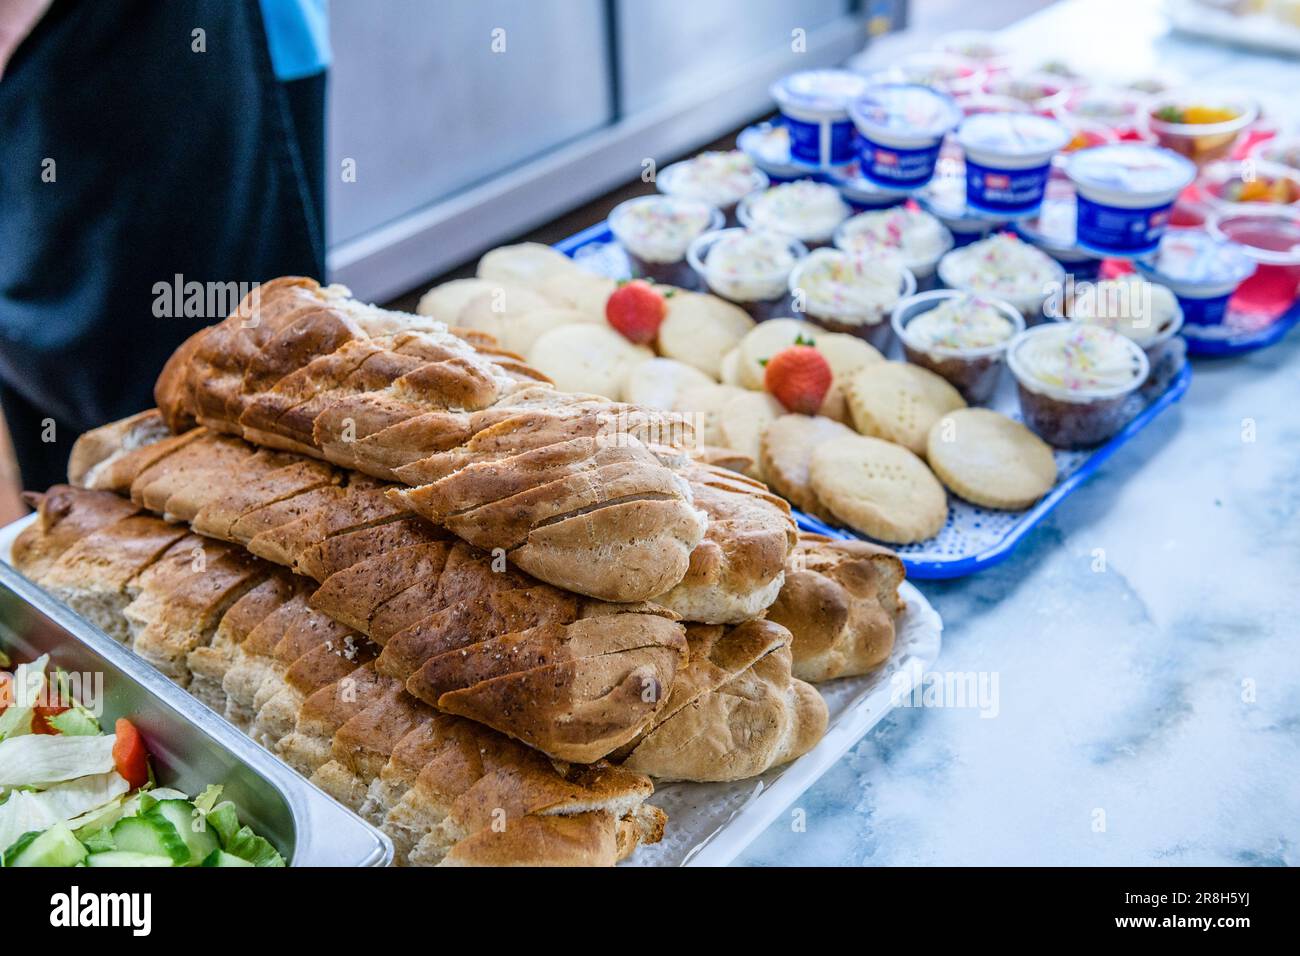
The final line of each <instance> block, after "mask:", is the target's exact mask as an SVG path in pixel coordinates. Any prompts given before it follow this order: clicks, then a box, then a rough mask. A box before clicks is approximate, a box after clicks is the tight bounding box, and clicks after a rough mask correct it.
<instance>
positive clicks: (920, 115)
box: [849, 83, 961, 139]
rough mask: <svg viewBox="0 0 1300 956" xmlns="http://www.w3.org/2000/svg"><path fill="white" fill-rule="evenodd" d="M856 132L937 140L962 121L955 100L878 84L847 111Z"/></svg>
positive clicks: (908, 86) (917, 88)
mask: <svg viewBox="0 0 1300 956" xmlns="http://www.w3.org/2000/svg"><path fill="white" fill-rule="evenodd" d="M849 112H850V113H851V114H852V115H853V122H854V123H856V124H857V126H858V128H859V129H861V128H863V127H865V128H867V129H877V130H881V131H882V132H889V133H893V134H895V135H898V136H916V137H927V138H930V139H938V138H939V137H941V136H943V135H944V134H945V133H947V132H948V131H949V130H950V129H952V128H953V127H954V126H956V125H957V123H958V122H959V121H960V120H961V109H960V108H959V107H958V106H957V102H956V100H954V99H953V98H952V97H951V96H949V95H948V94H946V93H940V92H939V91H938V90H935V89H931V88H930V87H928V86H922V85H921V84H919V83H877V84H875V85H873V86H870V87H868V88H867V89H865V90H864V91H863V92H862V95H861V96H860V97H858V98H857V99H856V100H854V101H853V104H852V106H850V107H849Z"/></svg>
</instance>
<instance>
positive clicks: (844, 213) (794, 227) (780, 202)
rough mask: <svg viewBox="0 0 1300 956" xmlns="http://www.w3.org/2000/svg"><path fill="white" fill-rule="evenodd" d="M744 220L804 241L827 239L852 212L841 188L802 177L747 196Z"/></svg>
mask: <svg viewBox="0 0 1300 956" xmlns="http://www.w3.org/2000/svg"><path fill="white" fill-rule="evenodd" d="M742 209H744V212H743V213H742V216H743V218H742V221H743V222H745V224H746V225H748V226H751V227H753V228H755V229H771V230H772V231H774V232H779V233H782V234H784V235H787V236H793V237H794V238H795V239H799V240H801V241H803V242H827V241H829V240H830V238H831V234H832V233H834V232H835V227H836V226H838V225H839V224H840V223H841V222H843V221H844V220H845V219H847V218H848V217H849V215H850V214H851V213H852V212H853V210H852V209H850V208H849V205H848V203H846V202H845V201H844V200H843V199H842V198H841V197H840V191H839V190H838V189H836V188H835V187H834V186H831V185H829V184H827V183H815V182H813V181H812V180H810V179H800V180H797V181H795V182H792V183H782V184H781V185H779V186H773V187H772V188H771V189H767V190H764V191H763V192H761V193H755V194H754V195H752V196H750V197H749V198H747V199H746V200H745V202H744V205H743V206H742Z"/></svg>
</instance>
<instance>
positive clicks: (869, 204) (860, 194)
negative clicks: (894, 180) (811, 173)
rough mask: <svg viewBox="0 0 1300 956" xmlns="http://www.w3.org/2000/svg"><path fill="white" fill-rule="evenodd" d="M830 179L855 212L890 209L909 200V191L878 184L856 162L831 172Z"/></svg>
mask: <svg viewBox="0 0 1300 956" xmlns="http://www.w3.org/2000/svg"><path fill="white" fill-rule="evenodd" d="M828 181H829V182H830V184H831V185H832V186H834V187H835V188H836V189H838V190H839V191H840V195H841V196H843V197H844V201H845V202H846V203H848V204H849V208H851V209H852V210H853V211H854V212H863V211H865V210H868V209H888V208H890V207H891V206H898V205H900V204H902V203H905V202H907V197H908V193H906V192H901V191H899V190H896V189H884V188H882V187H880V186H877V185H876V184H875V183H873V182H872V181H871V180H869V179H867V178H866V177H865V176H863V175H862V170H861V168H860V167H859V166H858V164H857V163H856V162H853V163H850V164H849V165H847V166H845V167H844V168H843V170H842V171H838V172H835V173H831V174H830V175H829V176H828Z"/></svg>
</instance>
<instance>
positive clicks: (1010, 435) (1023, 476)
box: [926, 408, 1056, 511]
mask: <svg viewBox="0 0 1300 956" xmlns="http://www.w3.org/2000/svg"><path fill="white" fill-rule="evenodd" d="M926 457H927V458H928V459H929V461H930V467H931V468H933V469H934V473H935V474H936V475H938V476H939V480H940V481H942V482H943V483H944V484H945V485H947V486H948V488H949V489H950V490H951V491H952V492H953V494H956V495H959V496H960V497H962V498H965V499H966V500H967V501H969V502H970V503H971V504H976V505H980V506H982V507H985V508H997V509H999V510H1003V511H1019V510H1021V509H1022V508H1028V507H1029V506H1030V505H1032V504H1033V503H1034V502H1035V501H1037V500H1038V499H1039V498H1041V497H1043V495H1045V494H1047V493H1048V492H1049V491H1051V490H1052V486H1053V485H1055V484H1056V459H1055V457H1054V456H1053V455H1052V449H1051V447H1050V446H1049V445H1048V444H1047V443H1046V442H1045V441H1043V440H1042V439H1041V438H1039V437H1038V436H1037V435H1035V434H1034V433H1033V432H1031V431H1030V430H1029V429H1028V428H1026V427H1025V426H1024V425H1022V424H1020V423H1019V422H1016V421H1012V420H1011V419H1010V418H1007V417H1006V416H1005V415H999V414H998V413H997V412H994V411H990V410H989V409H987V408H962V409H958V410H957V411H955V412H950V413H949V414H947V415H944V416H943V417H942V418H940V419H939V420H938V421H937V422H935V423H934V425H933V426H931V428H930V437H929V441H928V443H927V453H926Z"/></svg>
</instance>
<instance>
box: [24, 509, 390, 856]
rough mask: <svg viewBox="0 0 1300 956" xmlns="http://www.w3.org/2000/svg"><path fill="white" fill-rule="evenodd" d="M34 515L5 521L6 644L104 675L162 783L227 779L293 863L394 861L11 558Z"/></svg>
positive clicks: (373, 838) (339, 811)
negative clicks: (14, 565)
mask: <svg viewBox="0 0 1300 956" xmlns="http://www.w3.org/2000/svg"><path fill="white" fill-rule="evenodd" d="M34 519H35V515H32V516H30V517H28V518H26V519H23V520H21V521H17V522H14V523H13V524H11V525H8V526H7V527H5V528H0V648H2V649H4V650H5V651H6V652H7V653H8V654H9V655H10V656H11V657H13V658H14V659H15V661H21V660H32V659H34V658H36V657H39V656H40V655H41V654H46V653H48V654H49V655H50V660H51V662H52V663H54V664H57V665H58V666H60V667H63V668H64V669H65V670H68V671H72V672H76V673H92V674H101V673H102V674H103V675H104V697H103V703H104V715H103V720H104V722H105V723H106V725H108V726H111V724H112V721H113V719H115V718H117V717H129V718H130V719H131V722H132V723H133V724H135V725H136V726H137V727H138V728H139V729H140V732H141V733H142V734H143V735H144V738H145V741H146V742H147V744H148V747H149V753H150V755H151V756H152V757H153V767H154V772H155V774H156V775H157V778H158V783H159V784H161V785H163V786H167V787H175V788H176V789H177V790H183V791H184V792H185V793H188V794H190V795H194V794H197V793H199V792H200V791H201V790H202V789H203V788H204V787H205V786H207V785H208V784H211V783H218V784H221V785H222V786H223V787H224V788H225V790H224V793H223V797H225V798H228V799H230V800H233V801H234V803H235V806H236V807H237V808H238V809H239V817H240V819H241V820H242V821H244V822H245V823H248V824H249V825H250V826H252V827H253V829H254V830H256V831H257V832H258V833H259V834H261V835H262V836H264V837H266V838H267V839H268V840H270V841H271V843H273V844H274V845H275V847H276V849H278V850H279V851H280V853H281V854H282V855H283V856H284V858H285V859H286V860H287V861H288V862H289V865H291V866H386V865H388V864H389V863H390V862H391V861H392V858H393V845H392V843H391V842H390V841H389V839H388V837H386V836H384V834H382V833H380V832H379V831H378V830H376V829H375V828H374V827H372V826H370V824H368V823H366V822H365V821H364V820H362V819H361V818H360V817H358V816H357V815H356V814H354V813H352V811H350V810H348V809H347V808H346V807H344V806H342V805H341V804H339V803H337V802H336V801H335V800H333V799H332V798H331V797H329V796H327V795H326V794H324V793H322V792H321V791H320V790H318V789H317V788H316V787H314V786H312V785H311V784H310V783H308V782H307V781H306V780H304V779H303V778H302V777H301V776H299V775H298V774H296V773H295V772H294V771H293V770H291V769H290V768H289V767H287V766H286V765H284V764H283V763H281V762H280V761H279V760H277V759H276V758H275V757H273V756H271V755H270V754H268V753H267V752H266V751H264V750H262V749H261V748H260V747H258V746H257V745H256V744H254V743H253V742H252V741H251V740H249V739H248V738H247V737H246V736H244V735H243V734H242V733H240V732H239V731H238V730H236V729H235V728H234V727H232V726H231V725H230V724H228V723H227V722H226V721H225V720H224V719H222V718H221V717H219V716H217V715H216V714H215V713H213V712H212V711H211V710H209V709H208V708H207V707H205V706H204V705H203V704H201V703H199V702H198V701H197V700H195V699H194V698H192V697H190V695H189V694H187V693H185V691H183V690H181V689H180V688H179V687H177V686H176V685H175V684H173V683H172V682H171V681H169V680H168V679H167V678H166V677H164V676H163V675H162V674H160V673H158V672H157V671H156V670H154V669H153V668H152V667H150V666H149V665H148V664H146V663H145V662H144V661H142V660H140V659H139V658H137V657H136V656H135V655H134V654H132V653H131V652H130V651H129V650H127V649H126V648H124V647H122V646H121V645H120V644H118V643H117V642H116V641H114V640H113V639H112V638H110V637H108V636H107V635H105V634H104V633H103V632H101V631H99V630H98V629H97V628H95V627H93V626H91V625H90V624H88V623H86V622H85V621H84V620H82V619H81V618H80V617H78V616H77V615H76V614H73V613H72V612H71V611H70V610H68V608H66V607H64V606H63V605H62V604H60V603H59V602H58V601H55V600H54V599H53V598H51V597H50V596H49V595H48V594H46V593H45V592H44V591H42V590H41V589H40V588H39V587H36V586H35V585H34V584H32V583H31V582H30V581H28V580H27V579H26V578H24V577H23V576H22V575H21V574H19V573H18V572H17V571H16V570H14V569H13V568H12V567H11V566H10V565H9V564H8V561H9V555H10V549H11V546H12V544H13V539H14V538H15V537H16V536H17V533H18V532H19V531H21V530H22V528H23V527H25V526H26V525H27V524H28V523H29V522H30V521H32V520H34Z"/></svg>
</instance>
